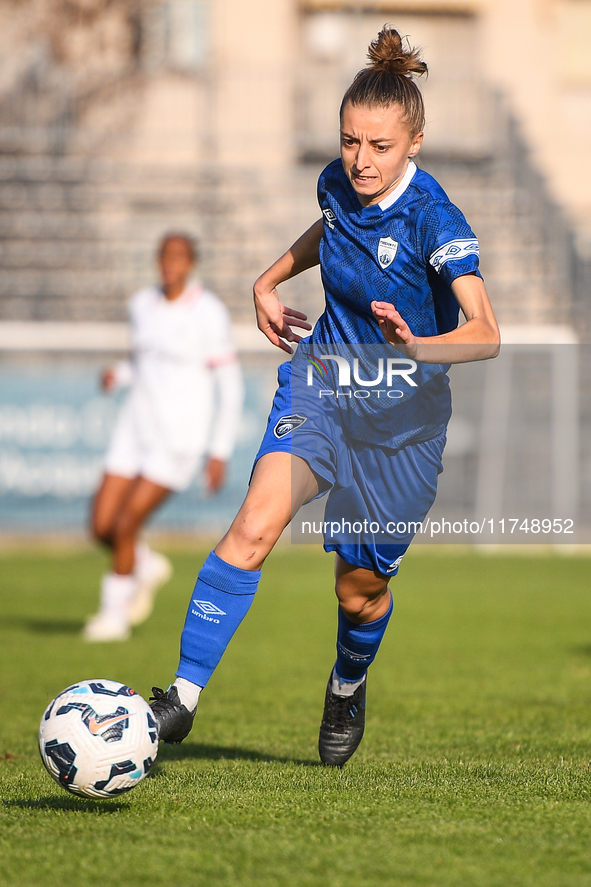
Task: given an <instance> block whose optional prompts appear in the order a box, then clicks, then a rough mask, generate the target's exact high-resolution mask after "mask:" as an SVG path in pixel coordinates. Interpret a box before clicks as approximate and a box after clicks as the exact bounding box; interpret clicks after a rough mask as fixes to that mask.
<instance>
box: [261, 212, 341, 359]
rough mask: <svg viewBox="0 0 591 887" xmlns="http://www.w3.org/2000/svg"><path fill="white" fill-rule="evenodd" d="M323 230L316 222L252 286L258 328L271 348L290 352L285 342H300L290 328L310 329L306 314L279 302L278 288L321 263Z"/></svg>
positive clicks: (321, 223) (321, 224)
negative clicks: (273, 346) (271, 344)
mask: <svg viewBox="0 0 591 887" xmlns="http://www.w3.org/2000/svg"><path fill="white" fill-rule="evenodd" d="M323 229H324V223H323V220H322V219H318V221H317V222H314V224H313V225H312V226H311V227H310V228H308V230H307V231H305V232H304V234H302V236H301V237H300V238H299V239H298V240H296V242H295V243H294V244H293V246H291V247H290V248H289V249H288V251H287V252H286V253H284V255H282V256H281V258H280V259H277V261H276V262H274V263H273V265H271V267H270V268H268V269H267V271H265V273H264V274H261V276H260V277H259V278H258V280H257V281H256V283H255V285H254V304H255V310H256V315H257V326H258V328H259V329H260V331H261V332H262V333H264V334H265V336H266V337H267V339H269V341H270V342H272V343H273V345H276V346H277V348H281V349H282V350H283V351H286V352H287V353H288V354H291V353H292V351H291V347H290V346H289V345H288V342H299V341H300V339H301V336H298V335H297V333H295V332H294V331H293V330H292V326H294V327H298V328H299V329H302V330H311V329H312V327H311V326H310V324H309V323H307V322H306V320H307V318H306V315H305V314H303V313H302V312H301V311H296V310H295V309H294V308H288V307H287V306H286V305H283V304H282V303H281V302H280V300H279V295H278V293H277V287H278V286H279V284H280V283H283V282H284V281H285V280H289V279H290V278H292V277H296V276H297V275H298V274H301V273H302V271H306V270H307V269H308V268H313V267H314V266H315V265H318V264H320V241H321V239H322V232H323ZM284 340H285V341H284Z"/></svg>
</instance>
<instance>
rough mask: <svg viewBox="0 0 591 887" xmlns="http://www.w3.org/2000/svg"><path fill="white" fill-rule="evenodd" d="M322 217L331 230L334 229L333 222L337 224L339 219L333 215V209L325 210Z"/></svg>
mask: <svg viewBox="0 0 591 887" xmlns="http://www.w3.org/2000/svg"><path fill="white" fill-rule="evenodd" d="M322 215H323V216H324V218H325V219H326V224H327V225H328V227H329V228H334V225H333V222H336V220H337V217H336V216H335V214H334V213H333V211H332V209H323V210H322Z"/></svg>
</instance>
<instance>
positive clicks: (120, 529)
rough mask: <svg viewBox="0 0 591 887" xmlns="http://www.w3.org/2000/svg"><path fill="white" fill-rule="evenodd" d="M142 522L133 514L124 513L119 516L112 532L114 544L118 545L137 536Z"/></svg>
mask: <svg viewBox="0 0 591 887" xmlns="http://www.w3.org/2000/svg"><path fill="white" fill-rule="evenodd" d="M140 524H141V521H140V520H139V519H138V516H137V515H136V514H134V513H133V512H127V511H124V512H123V513H122V514H120V515H119V517H118V518H117V521H116V523H115V526H114V527H113V531H112V534H111V535H112V539H113V543H114V544H115V545H116V544H117V543H118V542H121V541H123V540H125V539H129V538H130V537H133V536H135V535H136V534H137V532H138V530H139V528H140Z"/></svg>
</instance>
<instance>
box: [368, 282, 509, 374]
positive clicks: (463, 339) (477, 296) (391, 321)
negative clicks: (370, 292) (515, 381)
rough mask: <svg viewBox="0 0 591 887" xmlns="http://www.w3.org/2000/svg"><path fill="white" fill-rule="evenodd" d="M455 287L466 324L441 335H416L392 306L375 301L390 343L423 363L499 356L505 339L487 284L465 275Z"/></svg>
mask: <svg viewBox="0 0 591 887" xmlns="http://www.w3.org/2000/svg"><path fill="white" fill-rule="evenodd" d="M451 288H452V291H453V294H454V296H455V297H456V299H457V300H458V303H459V305H460V308H461V309H462V313H463V314H464V317H465V318H466V322H465V323H463V324H462V325H461V326H459V327H457V328H456V329H455V330H452V331H451V332H449V333H443V334H442V335H440V336H415V335H414V334H413V332H412V330H411V329H410V327H409V326H408V324H407V323H406V321H405V320H404V318H403V317H402V315H401V314H399V312H398V311H397V310H396V308H395V307H394V306H393V305H392V304H390V303H389V302H372V303H371V309H372V311H373V313H374V316H375V317H376V319H377V321H378V323H379V325H380V330H381V332H382V335H383V336H384V338H385V339H386V341H387V342H389V343H390V344H391V345H393V346H394V347H395V348H397V349H399V350H402V351H404V353H405V354H407V355H408V356H409V357H411V358H413V360H417V361H419V362H421V363H465V362H467V361H470V360H488V359H489V358H491V357H496V356H497V354H498V353H499V348H500V343H501V337H500V333H499V327H498V325H497V321H496V319H495V315H494V312H493V309H492V306H491V304H490V300H489V298H488V294H487V292H486V287H485V285H484V281H483V280H482V278H480V277H478V276H477V275H476V274H463V275H462V276H461V277H456V279H455V280H454V281H453V283H452V284H451Z"/></svg>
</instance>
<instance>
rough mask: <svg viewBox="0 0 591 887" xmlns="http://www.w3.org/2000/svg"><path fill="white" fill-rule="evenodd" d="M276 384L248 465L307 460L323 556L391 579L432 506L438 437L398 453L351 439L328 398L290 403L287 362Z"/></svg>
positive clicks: (440, 449) (439, 452)
mask: <svg viewBox="0 0 591 887" xmlns="http://www.w3.org/2000/svg"><path fill="white" fill-rule="evenodd" d="M278 382H279V387H278V388H277V391H276V393H275V397H274V400H273V406H272V408H271V413H270V415H269V419H268V422H267V429H266V431H265V435H264V437H263V440H262V442H261V446H260V448H259V451H258V453H257V456H256V460H255V464H256V462H257V461H258V459H260V458H261V456H264V455H265V454H266V453H276V452H288V453H292V454H293V455H295V456H299V457H300V458H301V459H303V460H304V461H305V462H307V464H308V465H309V466H310V468H311V470H312V471H313V472H314V474H315V475H316V477H317V479H318V483H319V489H320V493H319V496H324V495H325V494H326V493H328V497H327V501H326V507H325V512H324V518H323V529H324V548H325V550H326V551H336V552H337V553H338V554H339V555H340V556H341V557H342V558H343V560H345V561H346V562H347V563H349V564H352V565H354V566H359V567H364V568H365V569H368V570H377V571H378V572H379V573H381V574H382V575H385V576H394V575H396V573H397V572H398V566H399V564H400V561H401V559H402V557H403V555H404V553H405V552H406V550H407V548H408V546H409V545H410V543H411V541H412V539H413V537H414V535H415V533H416V532H417V531H418V530H419V528H420V525H421V524H422V522H423V520H424V519H425V517H426V515H427V512H428V511H429V509H430V508H431V506H432V505H433V502H434V500H435V495H436V493H437V479H438V476H439V474H441V472H442V471H443V465H442V462H441V458H442V455H443V449H444V446H445V432H444V433H442V434H440V435H439V436H438V437H436V438H434V439H432V440H427V441H423V442H421V443H411V444H408V445H407V446H405V447H403V448H401V449H398V450H393V449H389V448H387V447H380V446H378V445H376V444H370V443H366V442H364V441H359V440H352V439H351V438H350V436H348V435H347V430H346V428H344V427H343V422H342V414H341V412H340V410H339V408H338V402H335V401H334V399H333V400H332V401H331V400H330V399H328V398H323V399H319V398H318V397H317V396H314V392H311V393H310V396H309V397H308V398H307V399H304V400H302V398H301V397H300V396H299V395H298V400H297V403H295V402H294V398H293V397H292V389H291V364H290V363H284V364H281V366H280V367H279V373H278Z"/></svg>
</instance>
